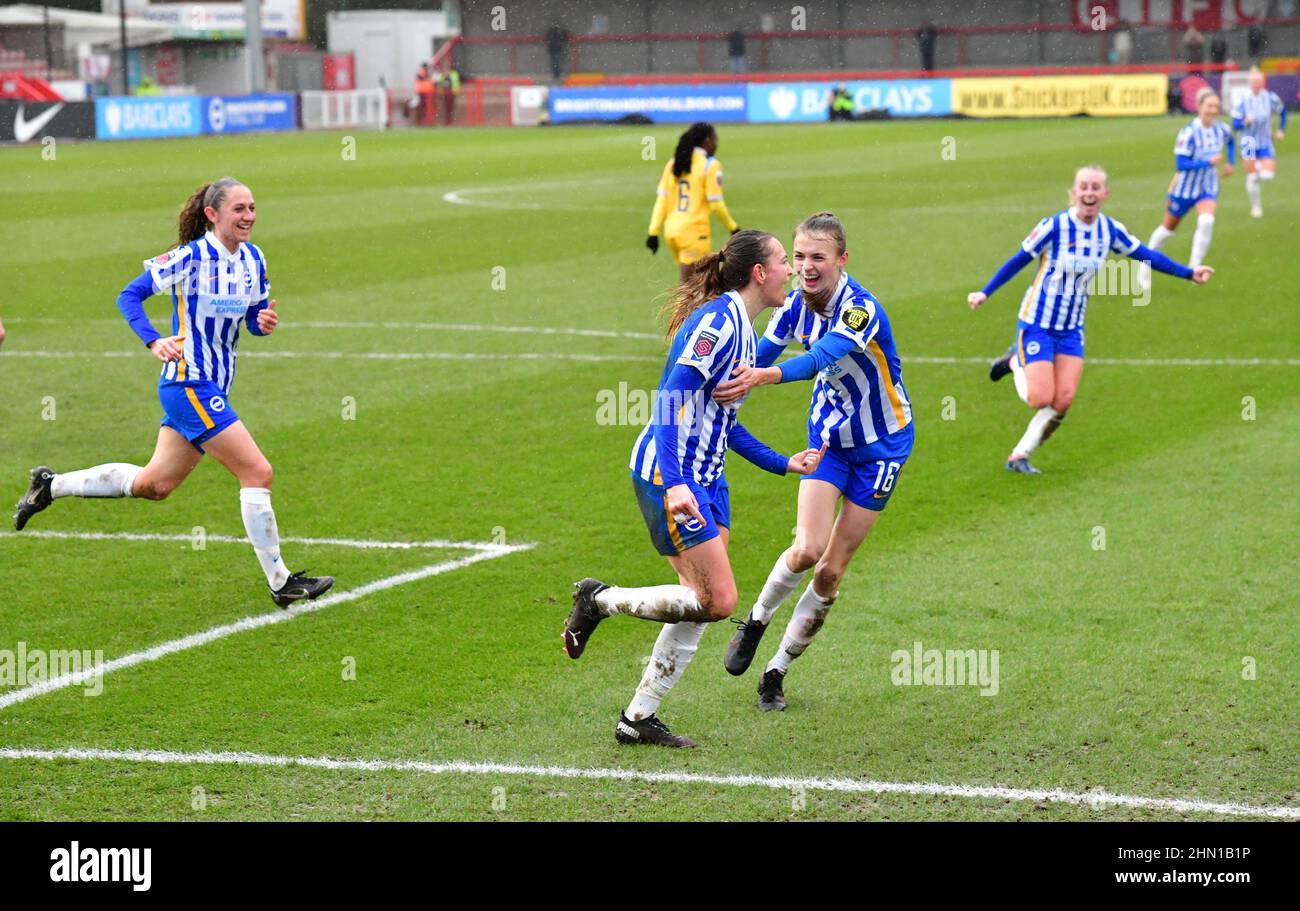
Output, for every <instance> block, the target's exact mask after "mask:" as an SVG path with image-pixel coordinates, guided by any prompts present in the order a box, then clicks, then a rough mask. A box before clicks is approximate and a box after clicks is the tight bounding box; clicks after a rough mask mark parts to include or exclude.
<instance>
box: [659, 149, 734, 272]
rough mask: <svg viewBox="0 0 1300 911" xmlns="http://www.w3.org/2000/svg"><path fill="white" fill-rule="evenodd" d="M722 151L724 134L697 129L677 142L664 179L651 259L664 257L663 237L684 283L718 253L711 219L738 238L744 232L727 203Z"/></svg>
mask: <svg viewBox="0 0 1300 911" xmlns="http://www.w3.org/2000/svg"><path fill="white" fill-rule="evenodd" d="M717 150H718V133H717V131H716V130H715V129H714V128H713V125H712V124H708V123H697V124H694V125H692V126H691V128H690V129H689V130H687V131H686V132H685V133H683V134H682V135H681V137H680V138H679V139H678V140H677V149H676V151H675V152H674V153H673V160H672V161H670V162H669V163H668V164H666V165H664V173H663V176H662V177H661V178H659V190H658V198H657V199H656V200H655V208H654V213H653V214H652V215H651V216H650V230H649V232H648V235H649V236H648V237H646V242H645V244H646V246H647V247H649V249H650V252H651V253H658V252H659V233H660V231H662V232H663V236H664V240H666V241H667V242H668V252H669V253H671V254H672V255H673V259H675V260H676V261H677V263H678V265H679V266H680V267H681V275H682V278H683V279H685V277H686V274H687V272H688V271H689V269H690V266H691V264H692V263H694V262H695V261H696V260H698V259H700V258H701V257H704V256H707V255H708V254H709V253H710V252H712V248H713V244H712V238H711V237H710V234H709V213H712V214H714V215H716V216H717V217H718V220H719V221H721V222H722V223H723V224H724V225H726V227H727V230H728V231H730V232H731V233H732V234H735V233H736V232H737V231H739V230H740V226H739V225H737V224H736V220H735V219H734V218H732V217H731V213H730V212H728V211H727V204H726V202H724V201H723V199H722V162H720V161H718V159H716V158H714V157H713V156H714V154H715V153H716V152H717Z"/></svg>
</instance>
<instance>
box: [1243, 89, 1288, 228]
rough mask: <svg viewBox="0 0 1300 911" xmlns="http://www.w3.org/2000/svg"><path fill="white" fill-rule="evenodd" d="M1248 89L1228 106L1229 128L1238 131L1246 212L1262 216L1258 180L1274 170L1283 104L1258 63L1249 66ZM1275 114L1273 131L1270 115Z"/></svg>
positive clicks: (1282, 128)
mask: <svg viewBox="0 0 1300 911" xmlns="http://www.w3.org/2000/svg"><path fill="white" fill-rule="evenodd" d="M1249 78H1250V92H1249V93H1248V94H1245V95H1243V96H1241V98H1239V99H1238V100H1237V103H1236V104H1235V105H1234V106H1233V108H1232V128H1233V129H1234V130H1236V131H1237V132H1238V133H1240V134H1241V139H1240V143H1241V162H1242V164H1243V165H1244V166H1245V168H1246V195H1247V196H1248V197H1249V198H1250V215H1251V217H1252V218H1263V217H1264V207H1263V205H1261V204H1260V198H1259V197H1260V192H1259V191H1260V187H1259V184H1260V181H1269V180H1272V179H1273V175H1274V174H1275V173H1277V160H1276V159H1275V158H1274V157H1273V140H1274V138H1276V139H1277V141H1278V142H1281V141H1282V140H1283V139H1284V138H1285V137H1286V105H1285V104H1283V103H1282V99H1281V98H1279V97H1278V94H1277V92H1270V91H1268V89H1267V84H1266V83H1265V80H1264V73H1263V72H1262V71H1261V70H1260V68H1259V67H1257V66H1256V67H1251V70H1250V77H1249ZM1274 114H1277V115H1278V117H1279V120H1278V128H1277V132H1276V133H1273V132H1272V129H1273V115H1274Z"/></svg>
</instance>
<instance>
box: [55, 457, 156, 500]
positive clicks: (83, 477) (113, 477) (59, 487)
mask: <svg viewBox="0 0 1300 911" xmlns="http://www.w3.org/2000/svg"><path fill="white" fill-rule="evenodd" d="M142 471H144V469H143V468H142V467H140V466H139V465H128V464H127V463H126V462H109V463H108V464H107V465H96V466H95V467H94V468H83V469H81V470H80V471H68V472H64V473H62V474H56V475H55V476H54V480H53V481H51V482H50V495H51V496H53V497H54V498H55V499H56V500H57V499H58V498H59V497H130V496H134V494H132V492H131V488H132V487H134V486H135V479H136V476H137V475H139V474H140V472H142Z"/></svg>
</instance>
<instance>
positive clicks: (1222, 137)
mask: <svg viewBox="0 0 1300 911" xmlns="http://www.w3.org/2000/svg"><path fill="white" fill-rule="evenodd" d="M1231 144H1232V130H1231V129H1229V128H1228V125H1227V124H1225V123H1220V122H1219V121H1217V120H1216V121H1215V122H1214V123H1212V124H1210V125H1209V126H1208V127H1207V126H1205V125H1204V124H1203V123H1201V119H1200V118H1199V117H1198V118H1196V119H1195V120H1193V121H1192V122H1191V123H1189V124H1188V125H1187V126H1185V127H1183V128H1182V129H1181V130H1179V131H1178V138H1177V139H1176V140H1175V141H1174V154H1175V155H1186V156H1187V157H1188V158H1192V159H1195V160H1196V161H1209V160H1210V159H1211V158H1213V157H1214V156H1215V155H1218V154H1219V153H1220V152H1222V151H1223V150H1224V148H1225V147H1226V146H1229V145H1231ZM1218 194H1219V171H1218V169H1217V168H1215V167H1214V166H1213V165H1211V166H1210V167H1208V168H1196V169H1195V170H1191V171H1182V170H1180V171H1179V172H1178V173H1177V174H1176V175H1175V176H1174V180H1173V183H1171V184H1170V185H1169V195H1170V196H1174V197H1177V198H1178V199H1200V198H1201V197H1203V196H1217V195H1218Z"/></svg>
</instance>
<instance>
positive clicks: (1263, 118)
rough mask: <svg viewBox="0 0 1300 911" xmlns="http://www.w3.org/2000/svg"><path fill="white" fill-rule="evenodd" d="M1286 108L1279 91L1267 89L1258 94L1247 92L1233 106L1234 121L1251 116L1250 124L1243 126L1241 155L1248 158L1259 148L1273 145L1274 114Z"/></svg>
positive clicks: (1267, 147)
mask: <svg viewBox="0 0 1300 911" xmlns="http://www.w3.org/2000/svg"><path fill="white" fill-rule="evenodd" d="M1284 110H1286V105H1284V104H1283V103H1282V99H1281V98H1279V97H1278V94H1277V92H1270V91H1268V90H1267V89H1265V90H1264V91H1262V92H1260V93H1259V94H1258V95H1256V94H1254V93H1252V92H1247V93H1246V94H1245V95H1242V96H1241V98H1239V99H1238V100H1237V103H1236V104H1235V105H1233V108H1232V119H1233V121H1234V122H1236V121H1238V120H1245V119H1246V118H1247V117H1249V118H1250V124H1249V125H1248V126H1247V125H1245V124H1243V125H1242V127H1241V155H1242V157H1243V158H1247V157H1249V156H1250V155H1253V154H1254V153H1255V151H1257V150H1259V149H1269V148H1272V147H1273V115H1274V114H1280V113H1281V112H1282V111H1284Z"/></svg>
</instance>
